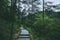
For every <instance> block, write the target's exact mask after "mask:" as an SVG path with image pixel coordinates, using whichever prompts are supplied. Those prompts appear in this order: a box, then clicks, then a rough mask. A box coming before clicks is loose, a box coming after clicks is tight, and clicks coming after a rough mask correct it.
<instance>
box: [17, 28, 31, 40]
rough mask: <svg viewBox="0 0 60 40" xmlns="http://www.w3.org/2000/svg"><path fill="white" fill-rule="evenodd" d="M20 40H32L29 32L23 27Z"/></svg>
mask: <svg viewBox="0 0 60 40" xmlns="http://www.w3.org/2000/svg"><path fill="white" fill-rule="evenodd" d="M18 40H30V36H29V32H28V31H27V30H26V29H24V28H23V27H21V33H20V35H19V37H18Z"/></svg>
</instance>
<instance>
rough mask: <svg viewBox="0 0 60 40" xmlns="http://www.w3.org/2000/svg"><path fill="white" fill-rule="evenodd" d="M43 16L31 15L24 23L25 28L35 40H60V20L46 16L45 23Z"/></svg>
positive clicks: (39, 14)
mask: <svg viewBox="0 0 60 40" xmlns="http://www.w3.org/2000/svg"><path fill="white" fill-rule="evenodd" d="M42 15H43V14H42V13H37V14H34V15H30V16H29V17H28V18H26V19H25V22H24V26H26V28H27V30H29V32H30V33H31V34H32V35H33V37H34V40H60V38H59V37H60V31H59V30H60V29H59V28H60V22H59V20H60V19H58V18H54V17H53V18H51V17H50V16H47V15H46V14H45V15H44V23H43V16H42ZM33 17H34V18H33ZM31 18H32V19H31Z"/></svg>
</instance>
